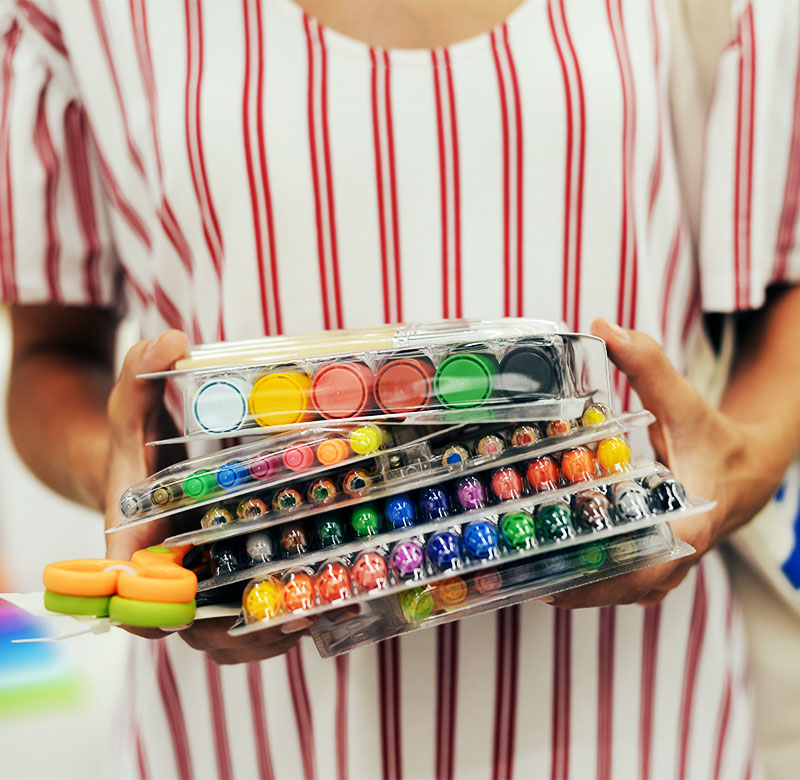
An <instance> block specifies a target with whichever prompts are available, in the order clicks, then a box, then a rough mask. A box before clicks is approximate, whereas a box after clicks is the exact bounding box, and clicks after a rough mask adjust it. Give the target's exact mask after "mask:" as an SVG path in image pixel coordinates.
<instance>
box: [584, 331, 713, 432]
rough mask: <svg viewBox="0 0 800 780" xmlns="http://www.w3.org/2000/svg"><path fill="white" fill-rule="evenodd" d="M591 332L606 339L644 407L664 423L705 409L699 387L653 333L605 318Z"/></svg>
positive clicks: (681, 420) (682, 420) (683, 420)
mask: <svg viewBox="0 0 800 780" xmlns="http://www.w3.org/2000/svg"><path fill="white" fill-rule="evenodd" d="M592 334H593V335H595V336H598V337H599V338H601V339H603V340H604V341H605V342H606V346H607V348H608V355H609V357H610V358H611V360H612V362H613V363H614V365H615V366H616V367H617V368H618V369H619V370H620V371H622V373H623V374H625V376H626V377H627V378H628V381H629V382H630V385H631V387H632V388H633V389H634V390H635V391H636V394H637V395H638V396H639V398H640V399H641V401H642V404H643V406H644V408H645V409H649V410H650V411H651V412H653V414H654V415H655V416H656V417H657V418H658V419H659V420H660V421H661V422H663V423H666V424H667V425H669V424H671V423H674V422H678V421H680V422H683V423H686V422H690V421H687V416H690V415H691V414H692V412H693V411H694V410H701V409H704V408H705V404H704V402H703V401H702V398H701V396H700V394H699V393H698V392H697V390H695V388H694V387H693V386H692V384H691V383H690V382H689V380H688V379H686V378H685V377H684V376H682V375H681V374H680V373H678V371H677V370H676V369H675V367H674V366H673V365H672V363H670V361H669V358H668V357H667V355H666V353H665V352H664V350H663V349H661V347H660V346H659V344H658V343H657V342H656V341H654V340H653V339H652V338H650V336H647V335H645V334H644V333H639V332H638V331H635V330H625V329H624V328H620V327H619V325H615V324H614V323H612V322H609V321H608V320H606V319H602V318H600V319H597V320H595V321H594V322H593V323H592Z"/></svg>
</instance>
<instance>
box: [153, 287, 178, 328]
mask: <svg viewBox="0 0 800 780" xmlns="http://www.w3.org/2000/svg"><path fill="white" fill-rule="evenodd" d="M153 303H155V306H156V310H157V311H158V313H159V314H160V315H161V317H162V318H163V320H164V322H166V323H167V325H168V326H169V327H170V328H175V329H176V330H185V329H186V327H185V325H184V324H183V317H181V315H180V312H179V311H178V307H177V306H176V305H175V304H174V303H173V301H172V299H171V298H170V297H169V296H168V295H167V293H166V291H165V290H164V288H163V287H162V286H161V285H160V284H159V283H158V282H157V281H155V282H153Z"/></svg>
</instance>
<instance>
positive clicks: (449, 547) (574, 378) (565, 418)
mask: <svg viewBox="0 0 800 780" xmlns="http://www.w3.org/2000/svg"><path fill="white" fill-rule="evenodd" d="M151 378H152V379H154V380H156V379H168V380H170V381H173V380H174V381H178V382H179V383H181V385H182V387H183V398H184V402H185V429H184V436H183V437H182V439H184V440H190V439H194V438H199V437H203V438H209V439H213V438H216V437H219V436H221V435H223V434H228V435H230V433H231V432H234V431H235V432H236V435H237V436H238V435H239V434H240V433H254V432H255V433H260V434H261V436H260V437H259V438H258V439H254V440H252V441H247V442H245V443H243V444H239V445H237V446H235V447H231V448H228V449H225V450H222V451H219V452H215V453H213V454H210V455H204V456H201V457H198V458H193V459H190V460H187V461H185V462H183V463H179V464H176V465H174V466H171V467H169V468H167V469H165V470H163V471H161V472H159V473H157V474H154V475H153V476H151V477H149V478H148V479H146V480H144V481H143V482H141V483H139V484H137V485H135V486H133V487H131V488H130V489H128V490H126V491H125V493H124V494H123V495H122V497H121V499H120V504H119V514H120V524H119V525H118V526H117V527H116V528H114V529H111V530H110V531H109V533H118V532H120V531H123V530H124V529H127V528H130V527H131V526H132V525H135V524H143V523H149V522H152V521H154V520H156V519H159V518H163V517H165V516H174V519H175V521H176V522H175V523H174V524H173V528H174V529H175V530H174V532H173V533H172V535H170V536H168V537H167V538H166V539H164V540H163V546H160V547H158V548H151V549H150V550H149V551H141V552H140V553H137V554H136V555H135V556H134V559H133V560H132V561H131V562H130V563H128V562H120V561H84V562H75V561H73V562H67V563H65V564H56V565H53V566H51V567H48V570H47V571H46V573H45V581H46V587H47V588H48V596H47V599H48V607H49V608H51V609H53V610H54V611H60V612H72V613H76V614H88V613H89V612H91V611H92V610H95V612H94V613H93V614H97V615H106V616H108V617H109V618H110V619H111V620H114V621H116V622H119V623H127V624H130V625H140V626H141V625H147V626H152V625H162V626H175V625H178V623H176V622H175V621H177V620H178V619H179V618H184V617H186V618H187V619H186V620H184V621H183V622H188V620H190V619H191V617H188V612H189V610H190V609H191V611H192V616H194V608H195V604H199V605H208V604H216V603H221V602H224V601H226V600H230V599H231V598H235V599H237V601H239V603H240V604H241V611H240V617H239V620H238V621H237V623H236V624H235V625H234V626H233V627H232V628H231V630H230V633H231V634H233V635H239V634H245V633H251V632H254V631H261V630H265V629H270V628H274V627H276V626H279V625H280V624H281V623H283V622H286V621H291V620H295V619H297V618H299V617H306V616H319V617H318V619H317V620H316V621H315V622H314V623H313V624H312V626H311V629H310V631H311V634H312V636H313V638H314V640H315V642H316V644H317V648H318V650H319V652H320V654H321V655H323V656H331V655H337V654H339V653H342V652H346V651H347V650H350V649H352V648H354V647H358V646H361V645H364V644H368V643H371V642H377V641H380V640H382V639H385V638H387V637H391V636H397V635H398V634H402V633H406V632H408V631H412V630H416V629H419V628H425V627H428V626H431V625H437V624H439V623H442V622H445V621H447V620H453V619H456V618H458V617H463V616H466V615H471V614H477V613H478V612H482V611H486V610H491V609H497V608H500V607H502V606H505V605H508V604H514V603H517V602H519V601H522V600H524V599H528V598H534V597H537V596H543V595H547V594H551V593H555V592H557V591H560V590H564V589H567V588H573V587H578V586H580V585H584V584H587V583H589V582H596V581H598V580H601V579H605V578H608V577H613V576H617V575H620V574H624V573H626V572H630V571H634V570H636V569H639V568H642V567H645V566H651V565H654V564H656V563H660V562H664V561H668V560H673V559H676V558H679V557H682V556H685V555H688V554H690V553H691V552H692V548H691V547H690V546H689V545H687V544H685V543H683V542H681V541H680V540H678V539H677V538H676V537H675V536H674V534H673V532H672V530H671V528H670V526H669V524H668V521H670V520H673V519H677V518H681V517H686V516H688V515H691V514H694V513H697V512H704V511H707V510H708V509H709V508H710V507H711V506H712V505H711V504H710V503H709V502H707V501H704V500H702V499H699V498H696V497H694V496H690V495H687V494H686V492H685V490H684V489H683V486H682V485H681V484H680V483H679V482H678V481H677V480H676V479H675V478H674V476H673V475H672V474H671V473H670V472H669V471H668V470H667V469H666V468H665V467H664V466H661V465H660V464H657V463H648V462H638V461H637V459H636V458H634V456H633V454H632V451H631V446H630V444H629V441H628V436H627V434H628V432H629V431H631V430H632V429H635V428H640V429H642V428H644V427H646V426H647V425H649V424H650V423H651V422H652V421H653V417H652V415H651V414H650V413H649V412H646V411H642V412H635V413H631V414H626V415H621V416H614V415H613V414H612V412H611V410H610V406H609V398H610V394H609V381H608V365H607V359H606V355H605V345H604V344H603V343H602V341H600V340H598V339H595V338H593V337H590V336H584V335H582V334H569V333H565V332H562V331H561V330H560V329H559V327H558V326H557V325H555V324H553V323H545V322H540V321H534V320H521V319H508V320H498V321H492V322H472V321H456V322H443V323H433V324H431V325H423V326H396V327H387V328H378V329H375V330H368V331H335V332H332V333H325V334H319V335H317V336H307V337H300V338H284V337H277V338H271V339H261V340H254V341H249V342H236V343H228V344H217V345H207V346H201V347H198V348H195V349H194V350H193V351H192V352H191V353H190V355H189V356H188V357H187V358H186V359H184V360H182V361H179V362H178V363H177V364H176V365H175V367H174V368H173V370H172V371H170V372H165V373H162V374H157V375H151ZM181 564H182V565H181ZM179 572H185V573H186V574H187V575H190V576H191V579H190V578H189V577H184V575H182V574H179ZM137 579H138V580H140V581H141V582H136V580H137ZM101 580H102V582H101ZM132 583H133V584H132ZM189 590H191V593H189ZM100 591H102V593H101V592H100ZM178 591H180V593H178ZM178 596H180V599H178ZM76 599H77V600H76ZM81 599H88V600H87V601H82V600H81ZM92 599H94V600H95V601H96V603H95V601H91V600H92ZM195 599H196V600H195ZM100 601H102V602H103V603H100ZM129 602H130V603H129ZM133 602H136V603H135V604H133ZM142 604H143V605H144V606H141V605H142ZM190 604H191V606H189V605H190ZM153 605H155V606H153ZM165 605H166V606H165ZM353 606H357V609H353V610H348V611H346V612H342V608H343V607H353ZM181 609H183V610H184V612H181V613H180V615H178V611H180V610H181ZM184 613H185V614H184ZM198 617H199V615H198ZM159 621H164V622H159Z"/></svg>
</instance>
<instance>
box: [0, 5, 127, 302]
mask: <svg viewBox="0 0 800 780" xmlns="http://www.w3.org/2000/svg"><path fill="white" fill-rule="evenodd" d="M48 10H49V9H48V7H47V6H46V5H44V3H42V2H39V3H37V4H34V3H33V2H31V0H18V2H16V3H13V2H12V1H11V0H0V79H1V80H0V97H1V98H2V106H1V108H2V115H1V116H0V204H2V205H1V206H0V301H4V302H7V303H56V304H65V305H67V304H68V305H85V306H102V307H116V306H118V305H119V299H120V284H119V281H120V273H119V272H120V268H119V266H118V264H117V262H116V256H115V254H114V252H113V248H112V245H111V235H110V230H109V225H108V218H107V214H106V211H105V204H104V201H103V189H102V185H101V180H100V177H99V175H98V166H97V163H96V159H95V155H94V150H93V145H92V139H91V133H90V130H89V125H88V122H87V120H86V114H85V112H84V109H83V105H82V104H81V100H80V97H79V94H78V90H77V87H76V85H75V81H74V78H73V74H72V69H71V66H70V62H69V55H68V52H67V50H66V47H65V45H64V41H63V38H62V37H61V33H60V30H59V28H58V25H57V24H56V22H55V21H54V20H53V18H52V17H51V16H50V15H48V13H47V12H48Z"/></svg>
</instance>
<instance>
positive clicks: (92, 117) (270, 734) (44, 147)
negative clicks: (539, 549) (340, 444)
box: [0, 0, 800, 778]
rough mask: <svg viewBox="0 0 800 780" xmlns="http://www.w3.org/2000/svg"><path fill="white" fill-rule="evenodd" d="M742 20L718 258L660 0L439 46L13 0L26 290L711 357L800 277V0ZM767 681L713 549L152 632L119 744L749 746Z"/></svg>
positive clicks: (155, 310) (696, 763)
mask: <svg viewBox="0 0 800 780" xmlns="http://www.w3.org/2000/svg"><path fill="white" fill-rule="evenodd" d="M733 28H734V29H735V35H734V37H733V38H732V39H731V42H730V44H729V45H728V46H727V47H726V49H725V50H724V52H723V53H722V55H721V59H720V69H719V76H718V83H717V88H716V93H715V96H714V100H713V104H712V108H711V112H710V119H709V123H708V132H707V138H706V154H705V157H704V170H703V182H704V194H703V206H704V211H703V215H702V217H703V219H702V239H701V241H700V249H701V251H700V252H699V260H698V261H695V259H694V252H693V246H694V245H695V241H694V239H693V236H692V235H691V231H690V228H689V221H688V220H687V219H686V216H685V213H684V210H683V208H682V202H683V199H682V197H681V192H680V188H679V176H678V170H677V168H678V164H677V162H676V154H675V143H674V140H673V136H672V128H671V122H672V121H678V117H675V116H673V114H672V111H671V108H670V104H669V101H668V99H667V95H668V86H669V85H668V74H669V69H670V35H669V31H668V29H667V16H666V13H665V9H664V8H663V7H662V5H661V2H660V0H652V1H649V2H642V1H641V0H528V1H527V2H525V3H524V4H523V5H521V6H520V8H519V9H518V10H517V11H515V12H514V13H513V14H512V15H511V16H510V17H509V18H508V19H507V21H506V23H505V24H502V25H500V26H499V27H498V28H496V29H495V30H492V31H490V32H487V33H486V34H484V35H479V36H477V37H475V38H473V39H470V40H467V41H464V42H462V43H458V44H456V45H453V46H449V47H446V48H439V49H435V50H433V51H429V50H424V51H421V50H398V51H384V50H381V49H376V48H370V46H368V45H366V44H363V43H361V42H358V41H355V40H352V39H350V38H347V37H345V36H343V35H341V34H338V33H336V32H333V31H331V30H329V29H325V28H323V27H321V26H320V25H319V24H317V23H316V22H315V21H314V20H313V19H310V18H308V17H307V16H304V15H303V14H302V12H301V11H300V10H299V9H298V8H297V7H296V6H295V5H293V4H292V2H291V1H290V0H269V2H266V1H265V2H263V3H257V2H255V1H254V0H241V2H234V1H233V0H229V1H228V2H221V1H216V2H215V1H213V0H202V2H201V0H185V1H181V0H158V2H146V0H129V1H128V2H122V0H118V1H117V2H105V3H101V2H99V0H70V2H68V3H67V2H44V1H43V0H42V1H41V2H33V0H18V2H16V3H13V2H9V0H3V1H2V2H1V3H0V34H2V41H3V45H2V49H1V50H0V61H1V62H2V65H1V66H0V71H1V72H0V83H2V105H1V106H0V110H1V111H2V114H1V116H0V237H1V239H2V240H0V283H1V284H2V286H1V287H0V289H1V290H2V297H3V299H5V300H8V301H18V302H22V303H34V302H42V301H47V302H59V303H70V304H80V305H106V306H116V305H118V304H119V303H120V300H121V296H122V295H124V296H125V297H126V298H127V300H128V302H129V305H130V307H131V308H132V311H133V313H134V314H136V315H137V316H138V317H139V318H140V320H141V323H142V330H143V332H144V333H145V334H146V335H153V334H155V333H157V332H159V331H160V330H162V329H163V328H165V327H167V326H173V327H181V328H184V329H185V330H186V331H187V332H188V333H189V334H190V336H191V337H192V338H193V339H194V340H195V341H200V340H212V339H217V338H232V339H235V338H249V337H253V336H255V335H257V334H259V333H266V334H275V333H297V332H302V331H311V330H316V329H319V328H323V327H341V326H353V327H359V326H366V325H369V324H373V323H376V322H381V321H396V320H401V319H403V320H415V319H416V320H419V319H422V320H427V319H432V318H437V317H441V316H444V317H455V316H470V317H480V316H499V315H505V314H508V315H517V314H524V315H532V316H536V317H549V318H556V319H563V320H565V321H566V322H567V323H568V324H569V325H570V326H571V327H572V328H575V329H584V330H585V329H587V328H588V326H589V324H590V322H591V320H592V319H593V318H594V317H596V316H599V315H604V316H607V317H611V318H613V319H616V320H617V321H618V322H620V323H621V324H623V325H625V326H629V327H635V328H638V329H640V330H643V331H645V332H648V333H650V334H652V335H654V336H655V337H657V338H658V339H659V340H660V341H661V343H662V344H663V345H664V347H665V349H666V350H667V352H668V354H669V355H670V357H671V358H672V359H673V360H674V361H675V362H676V363H677V364H678V365H681V366H683V365H685V363H686V358H687V354H688V351H689V348H690V346H691V342H692V338H693V335H694V334H695V332H696V329H697V326H698V322H699V319H698V318H699V311H700V304H701V301H702V304H703V305H704V306H705V308H707V309H721V310H732V309H737V308H748V307H752V306H757V305H759V304H760V303H761V302H762V300H763V294H764V289H765V287H766V286H767V285H768V284H769V283H770V282H771V281H773V280H796V279H797V277H798V275H799V274H800V252H798V244H797V237H796V233H797V231H796V223H797V210H798V203H799V202H800V201H799V200H798V193H799V191H800V131H798V129H797V128H798V123H797V116H798V112H800V98H799V97H798V94H800V93H799V92H798V84H800V75H799V71H798V62H799V61H800V57H798V50H799V46H800V8H798V6H797V3H796V2H792V0H761V1H760V2H757V1H756V0H754V2H752V3H740V4H738V5H737V7H736V9H735V11H734V17H733ZM695 119H696V118H695ZM701 291H702V292H701ZM615 386H616V389H617V392H618V398H619V404H620V405H630V406H633V405H635V404H636V399H635V398H629V390H628V389H627V387H626V385H625V383H624V380H623V379H622V378H621V377H616V378H615ZM747 684H748V683H747V664H746V651H745V645H744V639H743V633H742V627H741V625H740V619H739V615H738V612H737V609H736V606H735V604H734V601H733V599H732V596H731V591H730V587H729V584H728V580H727V575H726V573H725V570H724V567H723V565H722V562H721V560H720V558H719V557H718V556H717V555H716V554H712V555H709V556H707V557H706V559H705V560H704V562H703V563H702V564H701V565H700V566H698V567H696V569H695V570H694V572H693V573H692V575H691V576H690V577H689V578H688V579H687V581H686V582H685V583H684V584H683V585H682V586H681V587H680V588H678V589H677V590H676V591H675V592H674V593H672V594H671V595H670V597H669V598H667V599H666V601H665V602H664V603H663V605H662V606H660V607H658V608H655V609H648V610H645V609H641V608H639V607H620V608H608V609H603V610H586V611H580V612H574V613H570V612H566V611H559V610H554V609H551V608H549V607H547V606H546V605H543V604H540V603H531V604H525V605H522V606H519V607H514V608H511V609H509V610H505V611H502V612H499V613H496V614H491V615H485V616H480V617H476V618H472V619H469V620H465V621H462V622H460V623H458V624H451V625H449V626H444V627H441V628H438V629H436V630H430V631H423V632H419V633H417V634H415V635H413V636H410V637H407V638H405V639H403V640H402V641H397V640H394V641H391V642H389V643H386V644H383V645H381V646H379V647H377V648H375V647H373V648H366V649H363V650H359V651H356V652H353V653H351V654H350V655H349V656H347V657H345V658H340V659H337V660H335V661H324V660H321V659H320V658H319V657H318V656H317V655H316V652H315V650H314V648H313V647H312V646H310V645H309V644H308V643H305V644H303V645H302V647H301V648H300V649H299V650H297V651H293V652H291V653H289V654H288V655H287V656H285V657H282V658H277V659H273V660H271V661H268V662H264V663H262V664H257V665H256V664H253V665H249V666H238V667H225V668H219V667H216V666H215V665H213V664H211V663H209V662H207V661H206V660H205V659H204V658H203V656H201V655H199V654H197V653H195V652H194V651H192V650H190V649H189V648H188V647H186V646H185V645H184V644H183V643H182V642H181V640H180V639H179V638H178V637H172V638H170V639H169V640H166V641H163V642H160V643H154V644H147V643H137V644H136V654H135V658H134V667H133V671H132V675H131V696H132V702H133V717H132V719H131V717H130V713H129V714H128V715H126V720H125V726H124V728H122V727H120V731H121V733H122V735H123V737H124V739H123V740H122V743H123V744H122V745H121V746H120V749H119V751H118V752H119V756H120V767H119V769H120V772H121V774H122V775H124V776H127V775H139V776H141V777H145V778H149V777H161V776H163V777H174V776H181V777H190V776H191V777H233V776H238V777H299V776H305V777H313V776H321V777H332V776H340V777H344V776H353V777H376V776H386V777H400V776H407V777H429V776H434V775H436V776H441V777H451V776H458V777H473V776H475V777H485V776H488V775H491V776H493V777H505V776H511V775H516V776H520V777H531V776H535V777H541V776H550V777H553V778H561V777H570V776H571V777H588V776H597V777H633V776H640V777H644V778H647V777H710V776H714V777H717V776H725V777H748V776H750V774H751V773H752V772H753V769H754V766H753V761H754V759H753V756H754V749H753V744H752V738H751V723H750V714H749V708H748V703H747Z"/></svg>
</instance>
